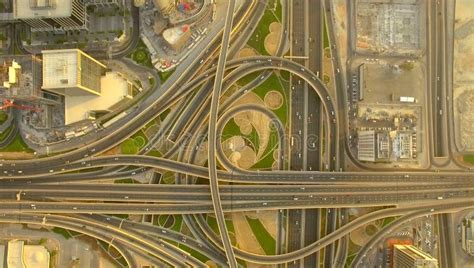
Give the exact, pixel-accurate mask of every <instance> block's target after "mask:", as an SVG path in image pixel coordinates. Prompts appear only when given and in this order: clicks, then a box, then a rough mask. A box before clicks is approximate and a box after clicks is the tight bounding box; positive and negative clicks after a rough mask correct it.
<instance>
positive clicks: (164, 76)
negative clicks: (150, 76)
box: [158, 70, 174, 83]
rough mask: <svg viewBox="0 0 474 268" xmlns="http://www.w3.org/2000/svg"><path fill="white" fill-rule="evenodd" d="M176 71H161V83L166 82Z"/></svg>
mask: <svg viewBox="0 0 474 268" xmlns="http://www.w3.org/2000/svg"><path fill="white" fill-rule="evenodd" d="M173 73H174V70H172V71H167V72H159V73H158V75H159V76H160V80H161V83H163V82H165V81H166V80H168V78H170V76H171V75H172V74H173Z"/></svg>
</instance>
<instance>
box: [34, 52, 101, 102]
mask: <svg viewBox="0 0 474 268" xmlns="http://www.w3.org/2000/svg"><path fill="white" fill-rule="evenodd" d="M42 53H43V89H64V88H79V89H80V90H78V91H74V90H68V91H67V92H66V91H64V92H62V93H63V95H82V94H81V93H84V91H86V92H89V93H93V94H95V95H99V94H100V77H101V76H102V75H103V74H104V73H105V69H106V66H105V65H103V64H102V63H100V62H99V61H97V60H95V59H93V58H92V57H90V56H89V55H87V54H85V53H84V52H82V51H81V50H79V49H59V50H43V51H42Z"/></svg>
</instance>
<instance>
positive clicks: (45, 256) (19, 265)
mask: <svg viewBox="0 0 474 268" xmlns="http://www.w3.org/2000/svg"><path fill="white" fill-rule="evenodd" d="M7 250H8V253H7V267H8V268H49V262H50V255H49V252H48V250H46V248H45V247H44V246H39V245H25V244H24V241H20V240H12V241H9V242H8V249H7ZM2 264H3V263H2Z"/></svg>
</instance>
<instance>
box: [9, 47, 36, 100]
mask: <svg viewBox="0 0 474 268" xmlns="http://www.w3.org/2000/svg"><path fill="white" fill-rule="evenodd" d="M0 96H1V97H4V98H9V99H33V98H35V97H39V96H41V59H40V58H38V57H35V56H31V55H27V56H0Z"/></svg>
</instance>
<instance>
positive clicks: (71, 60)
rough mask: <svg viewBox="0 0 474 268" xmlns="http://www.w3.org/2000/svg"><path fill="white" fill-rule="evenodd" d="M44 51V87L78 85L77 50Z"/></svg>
mask: <svg viewBox="0 0 474 268" xmlns="http://www.w3.org/2000/svg"><path fill="white" fill-rule="evenodd" d="M42 53H43V88H45V89H48V88H65V87H73V86H76V85H77V76H78V75H77V71H78V68H77V63H78V57H77V51H75V50H70V49H65V50H49V51H42Z"/></svg>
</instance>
